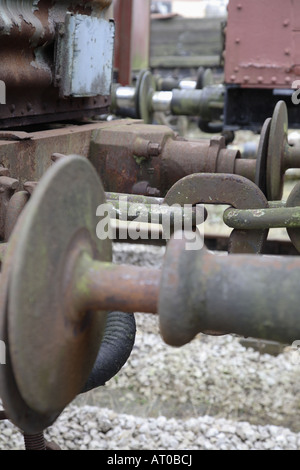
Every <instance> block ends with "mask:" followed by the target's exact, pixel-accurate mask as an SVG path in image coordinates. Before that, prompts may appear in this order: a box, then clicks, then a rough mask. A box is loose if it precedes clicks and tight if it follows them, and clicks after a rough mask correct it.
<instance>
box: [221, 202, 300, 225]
mask: <svg viewBox="0 0 300 470" xmlns="http://www.w3.org/2000/svg"><path fill="white" fill-rule="evenodd" d="M223 219H224V222H225V224H226V225H228V227H231V228H235V229H237V230H260V229H271V228H296V227H299V228H300V207H279V208H270V209H253V210H251V209H246V210H239V209H227V210H226V211H225V213H224V217H223Z"/></svg>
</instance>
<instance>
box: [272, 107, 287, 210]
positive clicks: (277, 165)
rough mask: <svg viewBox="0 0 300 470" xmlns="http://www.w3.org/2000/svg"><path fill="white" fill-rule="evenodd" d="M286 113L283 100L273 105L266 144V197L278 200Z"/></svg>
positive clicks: (285, 143)
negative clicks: (267, 143)
mask: <svg viewBox="0 0 300 470" xmlns="http://www.w3.org/2000/svg"><path fill="white" fill-rule="evenodd" d="M287 133H288V113H287V107H286V104H285V102H284V101H279V102H278V103H277V105H276V107H275V110H274V113H273V117H272V123H271V129H270V138H269V145H268V158H267V199H268V200H269V201H278V200H280V199H281V198H282V192H283V178H282V170H283V158H284V152H285V148H286V145H287Z"/></svg>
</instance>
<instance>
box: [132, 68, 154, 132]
mask: <svg viewBox="0 0 300 470" xmlns="http://www.w3.org/2000/svg"><path fill="white" fill-rule="evenodd" d="M155 88H156V86H155V80H154V78H153V75H152V73H151V72H149V71H147V70H146V71H145V70H144V71H142V72H141V73H140V76H139V79H138V84H137V93H136V98H137V109H138V117H139V118H140V119H142V120H143V121H144V123H145V124H152V121H153V112H152V109H151V101H150V98H151V96H152V94H153V93H154V91H155Z"/></svg>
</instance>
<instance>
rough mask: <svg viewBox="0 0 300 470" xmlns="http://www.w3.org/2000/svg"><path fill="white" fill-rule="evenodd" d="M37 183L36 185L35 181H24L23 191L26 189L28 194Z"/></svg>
mask: <svg viewBox="0 0 300 470" xmlns="http://www.w3.org/2000/svg"><path fill="white" fill-rule="evenodd" d="M37 185H38V183H37V181H26V183H24V185H23V187H24V189H25V191H27V192H28V193H29V194H32V193H33V191H34V190H35V188H36V187H37Z"/></svg>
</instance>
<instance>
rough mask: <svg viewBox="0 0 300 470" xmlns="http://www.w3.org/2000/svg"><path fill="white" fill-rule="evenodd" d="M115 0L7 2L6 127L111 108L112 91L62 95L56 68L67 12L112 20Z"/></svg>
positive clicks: (2, 40) (2, 51)
mask: <svg viewBox="0 0 300 470" xmlns="http://www.w3.org/2000/svg"><path fill="white" fill-rule="evenodd" d="M111 3H112V2H111V0H99V1H91V2H89V3H88V4H87V2H86V1H80V0H78V1H77V2H76V1H75V2H74V1H71V0H59V1H54V2H50V3H49V2H48V1H47V0H40V1H39V2H36V1H33V0H32V1H26V2H21V3H20V2H16V1H3V2H2V3H1V12H0V25H1V32H0V45H1V47H0V64H1V67H0V80H2V81H3V82H4V83H5V85H6V103H5V104H2V105H1V116H0V125H1V128H2V129H4V128H8V127H16V126H24V125H27V124H32V123H38V124H41V123H42V122H44V123H45V122H53V121H61V120H65V119H81V118H83V117H86V116H92V115H95V114H96V113H101V112H107V111H108V106H109V104H110V96H109V93H108V94H106V95H103V96H102V95H94V96H93V95H92V96H89V97H86V96H85V97H80V98H77V97H75V96H71V97H69V98H66V99H63V98H61V97H60V79H62V78H63V77H59V76H58V75H57V74H56V72H55V70H56V69H57V67H56V65H57V62H58V54H57V51H56V49H57V45H58V42H59V41H60V40H62V35H63V34H64V32H63V29H62V27H63V26H64V24H65V19H66V16H67V14H69V15H75V16H76V15H77V16H78V15H81V17H83V16H84V17H89V18H91V17H92V18H100V17H101V19H103V21H104V20H106V21H107V22H108V20H109V19H110V18H112V16H113V15H112V9H111Z"/></svg>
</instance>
